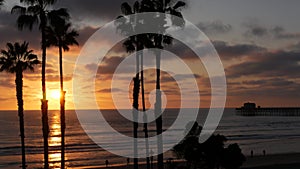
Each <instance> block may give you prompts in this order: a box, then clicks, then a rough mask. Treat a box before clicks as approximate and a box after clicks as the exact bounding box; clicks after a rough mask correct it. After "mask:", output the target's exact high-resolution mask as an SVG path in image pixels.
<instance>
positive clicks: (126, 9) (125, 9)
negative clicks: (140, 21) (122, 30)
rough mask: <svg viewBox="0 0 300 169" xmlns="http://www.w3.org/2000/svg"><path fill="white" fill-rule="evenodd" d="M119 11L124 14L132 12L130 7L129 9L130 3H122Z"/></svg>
mask: <svg viewBox="0 0 300 169" xmlns="http://www.w3.org/2000/svg"><path fill="white" fill-rule="evenodd" d="M121 11H122V13H123V14H124V15H130V14H133V12H132V9H131V7H130V5H129V4H128V3H127V2H124V3H122V5H121Z"/></svg>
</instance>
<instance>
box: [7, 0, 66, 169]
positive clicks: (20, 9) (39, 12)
mask: <svg viewBox="0 0 300 169" xmlns="http://www.w3.org/2000/svg"><path fill="white" fill-rule="evenodd" d="M20 2H21V3H24V4H25V5H26V6H25V7H24V6H19V5H16V6H14V7H13V8H12V10H11V13H17V14H19V17H18V20H17V23H18V28H19V29H20V30H23V28H25V27H27V28H29V29H30V30H32V28H33V25H35V24H39V29H40V31H41V34H42V37H41V39H42V40H41V41H42V43H41V46H42V93H43V98H42V100H41V102H42V106H41V109H42V125H43V138H44V168H45V169H48V168H49V161H48V156H49V155H48V137H49V125H48V100H47V97H46V27H47V25H48V24H49V23H52V22H57V21H58V20H61V19H69V14H68V12H67V10H66V9H65V8H60V9H58V10H50V7H51V6H52V5H54V4H55V2H56V0H20Z"/></svg>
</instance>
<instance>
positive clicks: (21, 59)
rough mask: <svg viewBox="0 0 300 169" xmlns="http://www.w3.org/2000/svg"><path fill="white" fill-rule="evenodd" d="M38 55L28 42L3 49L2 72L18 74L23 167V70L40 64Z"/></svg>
mask: <svg viewBox="0 0 300 169" xmlns="http://www.w3.org/2000/svg"><path fill="white" fill-rule="evenodd" d="M39 63H40V61H39V60H38V58H37V56H36V55H35V54H33V51H32V50H29V49H28V43H27V42H24V43H23V44H19V43H15V44H12V43H7V50H1V57H0V72H3V71H6V72H8V73H13V74H16V80H15V83H16V96H17V101H18V115H19V125H20V136H21V145H22V168H23V169H26V167H27V166H26V157H25V131H24V112H23V111H24V108H23V71H25V70H31V71H33V70H34V66H35V65H37V64H39Z"/></svg>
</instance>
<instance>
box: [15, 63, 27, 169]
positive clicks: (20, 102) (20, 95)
mask: <svg viewBox="0 0 300 169" xmlns="http://www.w3.org/2000/svg"><path fill="white" fill-rule="evenodd" d="M22 78H23V74H22V68H21V67H17V72H16V81H15V83H16V92H17V95H16V96H17V101H18V115H19V123H20V124H19V125H20V136H21V147H22V169H26V167H27V166H26V157H25V130H24V108H23V104H24V103H23V91H22V90H23V89H22V88H23V79H22Z"/></svg>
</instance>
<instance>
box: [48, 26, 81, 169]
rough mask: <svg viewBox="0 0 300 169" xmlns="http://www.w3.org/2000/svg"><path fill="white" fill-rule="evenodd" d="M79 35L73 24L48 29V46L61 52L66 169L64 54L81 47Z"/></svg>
mask: <svg viewBox="0 0 300 169" xmlns="http://www.w3.org/2000/svg"><path fill="white" fill-rule="evenodd" d="M78 35H79V34H78V33H77V31H76V30H74V29H71V24H70V23H66V22H65V21H62V22H55V23H52V25H51V26H49V27H47V28H46V37H47V46H48V47H50V46H56V47H58V52H59V75H60V94H61V95H60V129H61V168H65V129H66V123H65V94H66V92H65V91H64V81H63V80H64V78H63V61H62V58H63V52H62V50H64V51H69V50H70V48H69V46H72V45H79V44H78V42H77V41H76V37H77V36H78Z"/></svg>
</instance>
